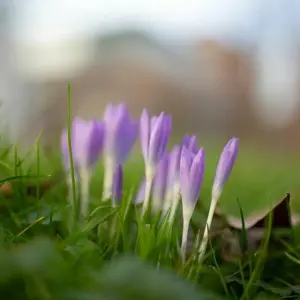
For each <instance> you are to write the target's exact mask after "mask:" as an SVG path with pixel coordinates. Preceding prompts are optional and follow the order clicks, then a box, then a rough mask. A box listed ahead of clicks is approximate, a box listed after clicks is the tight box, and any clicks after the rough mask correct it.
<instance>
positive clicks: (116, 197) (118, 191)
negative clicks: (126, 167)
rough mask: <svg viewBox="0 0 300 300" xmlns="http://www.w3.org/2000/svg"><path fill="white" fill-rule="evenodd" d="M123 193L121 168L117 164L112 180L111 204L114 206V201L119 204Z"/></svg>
mask: <svg viewBox="0 0 300 300" xmlns="http://www.w3.org/2000/svg"><path fill="white" fill-rule="evenodd" d="M122 193H123V168H122V165H120V164H118V165H117V167H116V170H115V173H114V178H113V190H112V203H113V205H115V203H116V201H117V202H118V203H120V201H121V199H122Z"/></svg>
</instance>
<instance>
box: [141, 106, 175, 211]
mask: <svg viewBox="0 0 300 300" xmlns="http://www.w3.org/2000/svg"><path fill="white" fill-rule="evenodd" d="M171 127H172V119H171V116H168V115H167V116H166V115H165V114H164V113H163V112H162V113H161V114H160V115H159V116H158V117H157V116H154V117H152V118H151V120H150V119H149V115H148V112H147V110H143V112H142V115H141V119H140V139H141V147H142V152H143V156H144V160H145V179H146V187H145V201H144V203H143V214H144V213H145V212H146V210H147V208H148V206H149V201H150V193H151V189H152V182H153V178H154V175H155V172H156V167H157V164H158V162H159V161H160V160H161V158H162V156H163V155H164V153H165V150H166V147H167V144H168V140H169V137H170V133H171Z"/></svg>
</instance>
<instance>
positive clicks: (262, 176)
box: [0, 141, 300, 300]
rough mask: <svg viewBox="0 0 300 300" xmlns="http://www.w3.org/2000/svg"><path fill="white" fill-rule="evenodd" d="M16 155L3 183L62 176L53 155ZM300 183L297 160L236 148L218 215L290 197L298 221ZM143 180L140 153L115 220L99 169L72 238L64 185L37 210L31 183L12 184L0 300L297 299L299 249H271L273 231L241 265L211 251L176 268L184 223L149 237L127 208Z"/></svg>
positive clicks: (204, 198)
mask: <svg viewBox="0 0 300 300" xmlns="http://www.w3.org/2000/svg"><path fill="white" fill-rule="evenodd" d="M203 146H204V147H205V149H206V157H207V162H206V171H205V180H204V185H203V187H202V191H201V195H200V199H199V208H198V212H199V214H201V213H202V214H203V215H204V216H206V213H207V207H208V205H209V201H210V194H211V185H212V181H213V177H214V172H215V167H216V164H217V161H218V156H219V154H220V152H221V150H222V146H223V142H222V143H219V144H218V145H213V146H212V145H210V144H207V145H206V144H205V143H204V144H203ZM12 152H13V150H11V152H10V154H7V153H8V152H7V151H6V150H3V153H2V154H1V155H0V158H1V164H0V171H1V172H2V178H6V177H13V176H21V175H22V176H25V175H30V176H33V175H35V176H37V175H38V176H42V175H47V174H52V173H54V172H56V171H57V170H59V168H60V159H59V155H58V157H57V158H53V160H50V161H49V160H47V159H46V158H45V157H44V156H43V155H42V154H39V152H38V151H37V150H36V149H33V150H32V153H31V154H30V155H29V156H28V157H27V158H26V160H25V161H24V162H22V163H21V164H18V161H19V159H18V158H17V155H15V156H14V155H13V153H12ZM298 174H300V160H299V156H298V158H297V156H296V155H295V156H293V155H284V154H275V153H267V152H259V151H255V150H254V149H253V150H251V147H249V145H243V143H242V141H241V145H240V151H239V155H238V159H237V163H236V165H235V167H234V169H233V172H232V174H231V176H230V178H229V181H228V183H227V184H226V187H225V190H224V193H223V195H222V197H221V199H220V202H219V204H220V207H221V208H222V210H223V211H224V213H225V214H230V215H235V216H239V215H240V207H239V205H238V201H237V199H238V200H239V202H240V205H241V207H242V211H243V214H244V216H245V217H246V216H247V215H249V214H250V213H252V212H256V211H260V210H262V209H264V208H266V207H268V206H269V205H271V204H272V203H274V202H277V201H278V200H279V199H281V198H283V197H284V196H285V194H286V193H287V192H289V193H291V199H292V201H293V206H295V207H296V208H297V209H299V211H300V199H299V195H300V176H299V175H298ZM142 175H143V162H142V159H141V157H140V152H139V151H136V152H134V153H133V154H132V155H131V158H130V160H129V161H128V162H127V164H126V166H125V170H124V180H125V188H124V191H125V194H124V204H121V208H120V209H118V210H115V209H113V208H112V207H110V206H109V205H108V204H107V203H104V204H103V203H101V201H100V198H101V192H102V180H103V170H102V166H101V162H100V164H99V166H98V167H97V169H96V171H95V173H94V176H93V179H92V184H91V197H92V199H91V211H93V213H92V215H91V216H90V217H89V218H88V220H86V221H83V222H82V223H80V224H79V225H78V226H77V227H76V228H74V229H73V230H71V231H70V230H68V229H67V225H66V219H67V214H68V211H69V208H68V202H67V196H66V194H65V190H64V188H63V179H62V178H60V180H58V181H57V182H56V184H55V186H54V187H53V188H52V189H51V190H49V191H48V192H47V193H46V194H45V195H44V196H43V197H41V199H39V200H38V199H36V197H34V196H35V195H31V196H29V195H28V188H27V185H28V183H27V181H28V180H29V179H24V178H17V179H14V180H12V181H10V182H11V183H12V185H13V188H14V195H13V196H12V197H7V196H5V195H1V204H0V217H1V218H0V247H1V248H0V251H1V255H0V296H1V299H11V300H13V299H86V300H93V299H108V300H118V299H120V300H121V299H153V300H155V299H262V300H263V299H299V297H300V285H299V283H300V282H299V278H300V277H299V275H300V267H299V265H300V252H299V251H298V248H297V244H296V242H295V241H294V240H290V241H289V242H288V243H287V244H285V245H283V244H281V245H280V246H278V244H276V246H274V245H272V244H271V243H270V240H269V239H268V233H269V230H266V236H267V237H266V238H265V240H264V242H263V244H262V246H261V247H260V248H259V249H257V250H256V251H255V253H248V254H246V255H244V256H242V257H240V259H238V260H237V261H234V262H228V261H224V259H222V257H221V255H220V253H219V248H218V241H216V244H215V243H214V242H213V245H214V246H213V249H211V248H210V249H209V251H208V255H207V258H206V260H205V262H204V263H203V264H201V265H198V264H197V263H193V262H192V261H189V260H188V261H187V262H186V263H185V264H182V263H181V260H180V257H179V255H178V249H177V241H178V240H179V241H180V221H179V220H178V222H177V223H176V224H175V225H174V228H173V233H172V234H171V235H170V236H168V235H167V234H166V233H165V232H164V231H163V230H162V228H160V226H158V225H157V224H158V223H157V220H156V221H155V220H154V221H153V220H150V221H149V220H148V221H147V222H146V223H147V224H149V223H150V224H151V226H150V227H149V226H148V225H147V224H146V223H145V222H143V221H142V220H141V218H140V217H139V214H138V212H136V210H135V208H133V207H131V206H129V204H128V205H127V203H129V201H130V199H131V198H130V197H132V193H133V191H135V190H136V189H137V187H138V185H139V183H140V181H141V179H142ZM43 180H44V179H41V181H43ZM30 182H33V184H36V183H37V182H39V180H36V179H30ZM34 193H37V194H41V193H42V191H41V190H39V189H37V191H35V192H34ZM202 204H203V205H202ZM152 221H153V224H152V223H151V222H152ZM152 225H153V226H152ZM177 225H178V226H177ZM199 226H200V225H199ZM138 258H140V259H141V260H140V259H138ZM297 278H298V279H297ZM297 280H298V282H297Z"/></svg>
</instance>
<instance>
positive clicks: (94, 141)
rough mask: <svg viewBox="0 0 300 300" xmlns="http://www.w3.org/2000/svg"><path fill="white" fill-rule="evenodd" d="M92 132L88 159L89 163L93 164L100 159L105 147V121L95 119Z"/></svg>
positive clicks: (92, 123)
mask: <svg viewBox="0 0 300 300" xmlns="http://www.w3.org/2000/svg"><path fill="white" fill-rule="evenodd" d="M91 127H92V128H91V133H90V141H89V144H88V145H87V147H89V151H88V159H89V165H93V164H95V163H96V161H97V160H98V157H99V155H100V153H101V151H102V149H103V145H104V132H105V131H104V123H103V122H100V121H97V120H94V121H92V122H91Z"/></svg>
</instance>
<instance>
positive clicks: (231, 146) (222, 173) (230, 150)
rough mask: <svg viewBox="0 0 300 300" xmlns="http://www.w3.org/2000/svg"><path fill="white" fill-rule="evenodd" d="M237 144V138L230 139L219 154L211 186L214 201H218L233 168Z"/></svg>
mask: <svg viewBox="0 0 300 300" xmlns="http://www.w3.org/2000/svg"><path fill="white" fill-rule="evenodd" d="M238 145H239V140H238V138H232V139H230V140H229V142H228V143H227V144H226V146H225V147H224V149H223V151H222V153H221V155H220V159H219V163H218V166H217V170H216V175H215V179H214V183H213V187H212V198H213V199H215V201H218V199H219V198H220V196H221V193H222V190H223V187H224V185H225V183H226V181H227V179H228V177H229V175H230V172H231V170H232V168H233V165H234V163H235V160H236V157H237V154H238Z"/></svg>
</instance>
